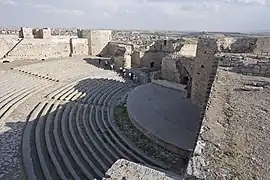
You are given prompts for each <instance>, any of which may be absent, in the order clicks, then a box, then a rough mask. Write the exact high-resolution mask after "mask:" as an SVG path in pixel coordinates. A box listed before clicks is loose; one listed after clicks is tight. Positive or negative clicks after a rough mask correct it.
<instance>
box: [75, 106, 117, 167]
mask: <svg viewBox="0 0 270 180" xmlns="http://www.w3.org/2000/svg"><path fill="white" fill-rule="evenodd" d="M92 111H93V109H92V107H86V108H85V110H84V113H83V122H81V124H80V127H81V128H80V129H81V130H82V131H81V132H82V133H83V134H84V136H85V139H86V141H87V142H86V141H85V143H86V144H88V145H89V146H87V147H88V149H89V150H90V149H94V151H95V153H96V154H98V156H99V157H102V162H104V164H105V165H106V166H110V165H111V164H113V163H114V161H115V160H116V159H115V157H112V156H111V155H110V153H109V152H108V151H109V149H106V147H105V145H104V144H102V142H103V141H102V139H101V138H100V136H96V135H97V134H98V133H96V131H95V129H94V130H92V129H91V127H93V125H92V122H91V121H92ZM82 137H83V136H82ZM89 147H90V148H89Z"/></svg>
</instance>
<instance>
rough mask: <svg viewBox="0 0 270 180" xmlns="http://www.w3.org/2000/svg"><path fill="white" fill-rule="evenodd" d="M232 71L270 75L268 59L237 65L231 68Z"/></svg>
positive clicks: (254, 74)
mask: <svg viewBox="0 0 270 180" xmlns="http://www.w3.org/2000/svg"><path fill="white" fill-rule="evenodd" d="M233 71H235V72H238V73H241V74H244V75H253V76H265V77H270V61H258V62H257V63H255V64H248V65H244V66H237V67H235V68H233Z"/></svg>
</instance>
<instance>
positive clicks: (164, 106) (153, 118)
mask: <svg viewBox="0 0 270 180" xmlns="http://www.w3.org/2000/svg"><path fill="white" fill-rule="evenodd" d="M183 95H184V93H183V92H181V91H176V90H173V89H170V88H166V87H163V86H160V85H157V84H153V83H149V84H145V85H142V86H139V87H137V88H135V89H134V90H133V91H132V92H131V93H130V94H129V97H128V100H127V109H128V114H129V116H130V119H131V121H132V122H133V124H134V125H135V126H136V127H137V128H138V129H139V130H140V131H142V132H143V133H144V134H145V135H146V136H148V137H149V138H151V139H153V140H155V141H156V142H157V143H159V144H160V145H162V146H164V147H165V148H168V149H169V150H172V151H177V152H179V151H180V152H181V150H184V151H191V150H192V148H193V146H194V142H195V141H196V131H197V129H198V126H199V118H200V108H199V107H198V106H196V105H195V104H193V103H192V102H191V101H190V99H186V98H184V97H183Z"/></svg>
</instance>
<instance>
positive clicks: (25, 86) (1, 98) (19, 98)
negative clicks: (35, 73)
mask: <svg viewBox="0 0 270 180" xmlns="http://www.w3.org/2000/svg"><path fill="white" fill-rule="evenodd" d="M0 84H1V89H0V127H1V126H2V125H3V121H4V120H5V118H7V117H8V116H9V115H10V114H11V113H12V112H13V111H14V110H15V109H16V108H17V107H18V106H19V105H20V104H22V103H23V102H24V101H26V100H27V99H28V98H30V97H31V96H33V95H34V94H35V93H37V92H39V91H40V90H42V89H43V88H47V87H49V86H51V85H53V84H54V82H51V81H48V80H45V79H42V78H34V77H27V78H25V75H20V74H14V73H13V72H7V73H5V74H4V75H2V77H1V78H0Z"/></svg>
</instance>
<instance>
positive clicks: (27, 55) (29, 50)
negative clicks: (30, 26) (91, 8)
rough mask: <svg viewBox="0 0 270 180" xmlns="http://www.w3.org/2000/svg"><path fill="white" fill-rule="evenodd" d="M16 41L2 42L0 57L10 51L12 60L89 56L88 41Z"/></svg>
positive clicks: (2, 40)
mask: <svg viewBox="0 0 270 180" xmlns="http://www.w3.org/2000/svg"><path fill="white" fill-rule="evenodd" d="M18 41H19V40H16V39H10V40H9V39H1V40H0V45H1V46H0V55H1V57H3V56H4V55H5V54H6V53H7V52H8V51H10V50H11V51H10V52H9V53H8V55H7V58H9V59H11V60H26V59H48V58H61V57H69V56H70V55H73V56H77V55H78V56H79V55H87V54H88V45H87V44H88V41H87V39H69V38H65V39H28V38H27V39H22V40H21V42H20V43H19V44H17V43H18Z"/></svg>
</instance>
